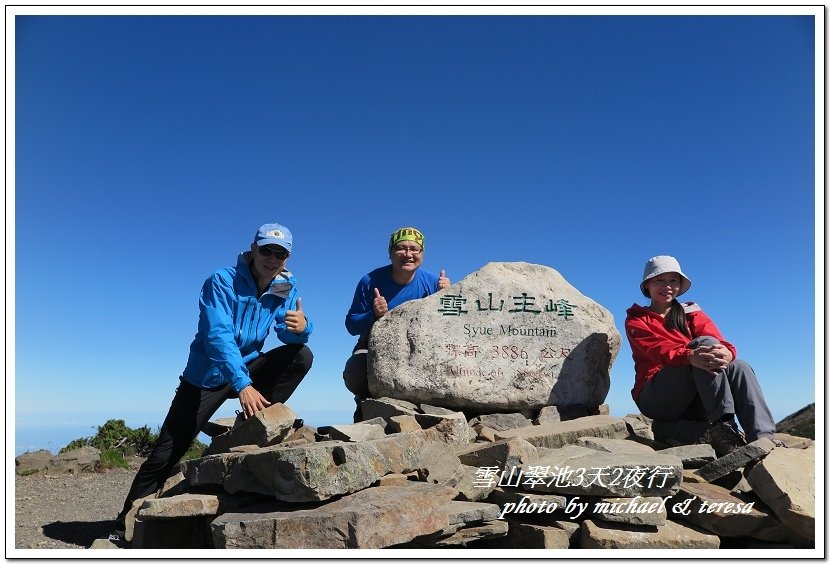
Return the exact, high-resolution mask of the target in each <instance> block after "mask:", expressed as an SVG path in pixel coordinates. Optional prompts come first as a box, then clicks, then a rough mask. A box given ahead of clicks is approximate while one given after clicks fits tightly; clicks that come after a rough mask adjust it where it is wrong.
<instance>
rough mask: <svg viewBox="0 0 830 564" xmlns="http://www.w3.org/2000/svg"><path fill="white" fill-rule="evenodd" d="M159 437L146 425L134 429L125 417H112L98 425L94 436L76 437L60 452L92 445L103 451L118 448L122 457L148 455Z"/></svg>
mask: <svg viewBox="0 0 830 564" xmlns="http://www.w3.org/2000/svg"><path fill="white" fill-rule="evenodd" d="M157 439H158V433H153V432H152V431H150V428H149V427H147V426H146V425H145V426H143V427H139V428H138V429H132V428H130V427H128V426H127V425H126V423H124V420H123V419H110V420H109V421H107V422H106V423H104V424H103V425H101V426H99V427H98V432H97V433H96V434H95V436H94V437H85V438H80V439H75V440H74V441H72V442H70V443H69V444H68V445H66V446H65V447H63V448H62V449H61V450H60V452H59V453H58V454H60V453H61V452H66V451H68V450H72V449H76V448H80V447H85V446H92V447H95V448H97V449H98V450H100V451H101V452H102V453H103V452H104V451H107V450H117V451H118V452H119V453H120V454H121V457H122V458H123V457H124V456H128V455H131V454H137V455H139V456H147V455H148V454H150V451H151V450H152V448H153V445H154V444H155V442H156V440H157Z"/></svg>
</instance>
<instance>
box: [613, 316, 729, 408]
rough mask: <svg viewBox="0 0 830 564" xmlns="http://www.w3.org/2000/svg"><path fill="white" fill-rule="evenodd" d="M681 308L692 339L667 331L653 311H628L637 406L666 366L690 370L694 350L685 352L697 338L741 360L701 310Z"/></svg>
mask: <svg viewBox="0 0 830 564" xmlns="http://www.w3.org/2000/svg"><path fill="white" fill-rule="evenodd" d="M682 305H683V309H684V310H685V311H686V323H688V325H689V330H690V331H691V333H692V336H691V337H687V336H686V335H684V334H683V333H681V332H680V331H677V330H676V329H668V328H666V322H665V319H663V318H662V317H661V316H660V315H658V314H656V313H654V312H653V311H652V310H651V309H650V308H647V307H643V306H640V305H637V304H634V305H633V306H631V307H630V308H629V309H628V310H627V311H626V314H627V315H626V318H625V334H626V336H627V337H628V342H629V344H630V345H631V353H632V356H633V357H634V372H635V377H634V388H633V389H632V390H631V397H633V398H634V401H635V402H636V401H637V398H638V397H639V396H640V390H642V389H643V386H644V385H645V383H646V382H648V381H649V380H651V379H652V378H653V377H654V375H655V374H657V372H658V371H659V370H660V369H661V368H663V367H664V366H691V365H690V364H689V354H690V353H691V350H690V349H687V348H686V344H687V343H688V342H689V341H691V340H692V339H694V338H696V337H701V336H703V335H708V336H710V337H714V338H715V339H717V340H719V341H720V342H721V343H723V345H724V346H725V347H726V348H728V349H729V351H730V352H731V353H732V356H733V357H734V358H737V357H738V351H737V350H736V349H735V346H734V345H732V343H728V342H727V341H725V340H724V338H723V335H721V333H720V331H718V328H717V327H716V326H715V324H714V323H713V322H712V320H711V319H709V316H708V315H706V314H705V313H703V311H702V310H701V309H700V306H698V305H697V304H695V303H694V302H686V303H683V304H682Z"/></svg>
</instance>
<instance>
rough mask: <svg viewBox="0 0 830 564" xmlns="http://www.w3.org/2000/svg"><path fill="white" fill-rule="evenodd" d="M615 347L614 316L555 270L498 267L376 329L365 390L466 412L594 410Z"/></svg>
mask: <svg viewBox="0 0 830 564" xmlns="http://www.w3.org/2000/svg"><path fill="white" fill-rule="evenodd" d="M619 348H620V335H619V332H618V331H617V329H616V327H615V326H614V318H613V316H612V315H611V314H610V313H609V312H608V310H606V309H605V308H604V307H602V306H600V305H599V304H597V303H596V302H594V301H593V300H591V299H590V298H588V297H586V296H584V295H583V294H581V293H580V292H579V291H578V290H577V289H576V288H574V287H573V286H571V285H570V284H568V282H567V281H566V280H565V279H564V278H563V277H562V275H560V274H559V273H558V272H557V271H556V270H554V269H552V268H550V267H547V266H542V265H537V264H529V263H524V262H513V263H495V262H494V263H489V264H487V265H486V266H484V267H483V268H481V269H480V270H478V271H477V272H474V273H473V274H471V275H469V276H467V277H466V278H464V279H463V280H461V282H459V283H457V284H455V285H453V286H451V287H450V288H448V289H445V290H442V291H439V292H438V293H436V294H433V295H431V296H428V297H426V298H423V299H420V300H413V301H410V302H406V303H404V304H401V305H400V306H398V307H396V308H395V309H393V310H392V311H390V312H389V313H388V314H386V315H385V316H384V317H382V318H381V319H379V320H378V321H377V322H376V323H375V324H374V327H373V329H372V333H371V337H370V341H369V359H368V364H369V372H368V378H369V390H370V391H371V394H372V396H374V397H382V396H389V397H394V398H400V399H403V400H407V401H410V402H414V403H428V404H431V405H437V406H441V407H451V408H454V409H459V410H462V411H464V412H465V413H466V412H469V413H472V414H476V413H493V412H512V411H521V410H526V409H540V408H542V407H544V406H547V405H583V406H598V405H600V404H602V403H603V401H604V400H605V397H606V395H607V394H608V389H609V387H610V379H609V370H610V367H611V363H612V362H613V360H614V358H615V357H616V355H617V352H618V351H619Z"/></svg>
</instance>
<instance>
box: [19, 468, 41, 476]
mask: <svg viewBox="0 0 830 564" xmlns="http://www.w3.org/2000/svg"><path fill="white" fill-rule="evenodd" d="M38 472H39V470H38V469H37V468H29V469H28V470H22V471H20V472H18V473H17V475H18V476H31V475H32V474H37V473H38Z"/></svg>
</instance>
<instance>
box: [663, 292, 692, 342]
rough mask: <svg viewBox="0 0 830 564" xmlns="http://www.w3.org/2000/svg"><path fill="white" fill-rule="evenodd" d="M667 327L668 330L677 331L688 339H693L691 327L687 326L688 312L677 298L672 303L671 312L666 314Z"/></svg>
mask: <svg viewBox="0 0 830 564" xmlns="http://www.w3.org/2000/svg"><path fill="white" fill-rule="evenodd" d="M666 327H667V328H668V329H677V330H678V331H680V332H681V333H683V334H684V335H686V336H687V337H691V336H692V335H691V333H690V332H689V326H688V325H687V324H686V310H684V309H683V306H682V305H680V302H678V301H677V298H675V299H673V300H672V301H671V306H669V312H668V313H667V314H666Z"/></svg>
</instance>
